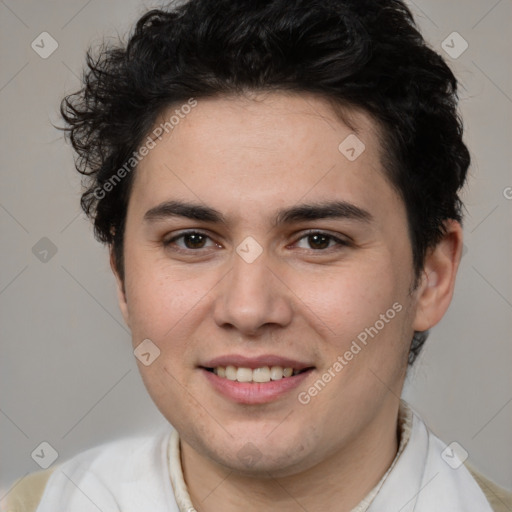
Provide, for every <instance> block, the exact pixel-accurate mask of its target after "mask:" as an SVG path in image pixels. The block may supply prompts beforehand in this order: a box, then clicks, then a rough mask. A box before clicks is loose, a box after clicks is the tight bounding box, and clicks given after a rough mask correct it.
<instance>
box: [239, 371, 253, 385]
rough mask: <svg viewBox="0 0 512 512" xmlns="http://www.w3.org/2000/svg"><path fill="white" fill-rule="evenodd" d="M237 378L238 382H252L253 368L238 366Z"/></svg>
mask: <svg viewBox="0 0 512 512" xmlns="http://www.w3.org/2000/svg"><path fill="white" fill-rule="evenodd" d="M236 380H237V381H238V382H251V380H252V370H251V369H250V368H238V370H237V371H236Z"/></svg>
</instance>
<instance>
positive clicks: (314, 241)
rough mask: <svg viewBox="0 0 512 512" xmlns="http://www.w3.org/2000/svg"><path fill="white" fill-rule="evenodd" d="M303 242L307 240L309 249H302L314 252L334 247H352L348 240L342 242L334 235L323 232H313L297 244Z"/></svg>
mask: <svg viewBox="0 0 512 512" xmlns="http://www.w3.org/2000/svg"><path fill="white" fill-rule="evenodd" d="M301 240H305V241H306V244H308V245H309V247H301V249H313V250H314V251H322V250H325V249H331V248H332V247H336V246H338V247H345V246H348V245H350V244H349V242H347V241H346V240H341V239H340V238H338V237H335V236H334V235H330V234H329V233H324V232H322V231H311V232H309V233H307V234H306V235H304V236H302V237H301V238H299V240H298V241H297V242H296V243H299V242H300V241H301Z"/></svg>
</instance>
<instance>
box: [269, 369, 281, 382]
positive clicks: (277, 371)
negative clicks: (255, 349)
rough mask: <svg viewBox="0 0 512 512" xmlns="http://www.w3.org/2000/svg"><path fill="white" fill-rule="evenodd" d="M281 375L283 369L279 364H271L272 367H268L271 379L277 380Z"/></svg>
mask: <svg viewBox="0 0 512 512" xmlns="http://www.w3.org/2000/svg"><path fill="white" fill-rule="evenodd" d="M283 377H284V375H283V369H282V368H281V367H280V366H272V368H270V378H271V379H272V380H279V379H282V378H283Z"/></svg>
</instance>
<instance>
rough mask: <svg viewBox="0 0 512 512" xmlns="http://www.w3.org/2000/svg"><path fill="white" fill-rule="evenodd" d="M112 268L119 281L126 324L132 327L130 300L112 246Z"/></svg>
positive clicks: (118, 296) (119, 292)
mask: <svg viewBox="0 0 512 512" xmlns="http://www.w3.org/2000/svg"><path fill="white" fill-rule="evenodd" d="M110 268H111V269H112V272H113V274H114V276H115V278H116V283H117V300H118V301H119V309H120V310H121V313H122V315H123V318H124V321H125V322H126V325H127V326H128V327H130V313H129V310H128V302H127V300H126V291H125V288H124V282H123V280H122V279H121V276H120V275H119V271H118V269H117V265H116V258H115V255H114V249H113V248H112V247H110Z"/></svg>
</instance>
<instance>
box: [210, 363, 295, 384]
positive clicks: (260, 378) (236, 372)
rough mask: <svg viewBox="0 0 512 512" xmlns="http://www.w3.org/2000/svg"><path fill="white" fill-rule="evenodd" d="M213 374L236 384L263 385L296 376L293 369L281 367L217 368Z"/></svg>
mask: <svg viewBox="0 0 512 512" xmlns="http://www.w3.org/2000/svg"><path fill="white" fill-rule="evenodd" d="M213 373H215V375H217V376H218V377H222V378H225V379H228V380H236V381H238V382H259V383H265V382H270V381H272V380H280V379H282V378H284V377H291V376H292V375H296V374H297V373H298V371H294V370H293V368H289V367H286V368H283V367H282V366H272V367H268V366H262V367H260V368H255V369H254V370H252V369H251V368H244V367H240V368H237V367H236V366H231V365H230V366H226V367H224V366H217V367H216V368H214V369H213Z"/></svg>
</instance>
